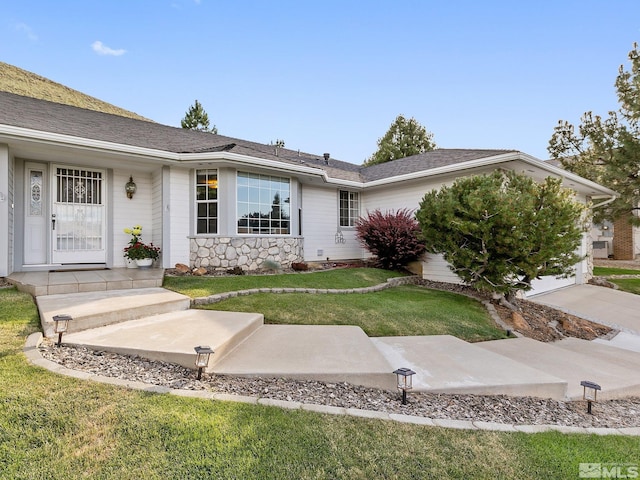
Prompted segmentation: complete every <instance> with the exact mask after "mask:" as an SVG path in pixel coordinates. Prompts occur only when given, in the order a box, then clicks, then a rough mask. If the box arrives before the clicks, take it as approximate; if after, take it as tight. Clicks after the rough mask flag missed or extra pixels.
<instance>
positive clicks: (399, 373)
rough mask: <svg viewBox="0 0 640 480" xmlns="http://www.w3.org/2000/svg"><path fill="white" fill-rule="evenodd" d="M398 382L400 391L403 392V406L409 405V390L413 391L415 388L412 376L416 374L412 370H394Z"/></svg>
mask: <svg viewBox="0 0 640 480" xmlns="http://www.w3.org/2000/svg"><path fill="white" fill-rule="evenodd" d="M393 373H395V374H396V377H397V380H398V390H401V391H402V404H403V405H406V404H407V390H411V389H412V388H413V380H412V378H411V377H412V376H413V375H415V374H416V372H414V371H413V370H411V369H410V368H399V369H397V370H394V372H393Z"/></svg>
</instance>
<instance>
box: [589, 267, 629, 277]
mask: <svg viewBox="0 0 640 480" xmlns="http://www.w3.org/2000/svg"><path fill="white" fill-rule="evenodd" d="M593 274H594V275H596V276H598V277H608V276H611V275H640V269H638V270H636V269H633V268H614V267H593Z"/></svg>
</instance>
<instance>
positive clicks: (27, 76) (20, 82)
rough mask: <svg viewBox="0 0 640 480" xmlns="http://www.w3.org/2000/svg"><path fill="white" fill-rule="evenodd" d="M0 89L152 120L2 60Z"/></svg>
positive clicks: (98, 110)
mask: <svg viewBox="0 0 640 480" xmlns="http://www.w3.org/2000/svg"><path fill="white" fill-rule="evenodd" d="M0 91H3V92H9V93H15V94H17V95H23V96H25V97H32V98H38V99H40V100H49V101H50V102H56V103H62V104H65V105H72V106H74V107H80V108H86V109H87V110H94V111H97V112H103V113H111V114H113V115H120V116H121V117H128V118H135V119H136V120H146V121H150V120H149V119H148V118H144V117H142V116H140V115H138V114H136V113H133V112H130V111H128V110H125V109H123V108H120V107H116V106H115V105H111V104H110V103H107V102H103V101H102V100H98V99H97V98H94V97H90V96H89V95H85V94H84V93H82V92H78V91H77V90H73V89H71V88H69V87H65V86H64V85H61V84H59V83H56V82H53V81H51V80H49V79H47V78H44V77H41V76H40V75H36V74H35V73H31V72H28V71H26V70H23V69H21V68H18V67H14V66H13V65H9V64H8V63H4V62H0Z"/></svg>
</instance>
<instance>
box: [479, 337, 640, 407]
mask: <svg viewBox="0 0 640 480" xmlns="http://www.w3.org/2000/svg"><path fill="white" fill-rule="evenodd" d="M563 342H565V340H562V341H561V342H558V343H543V342H538V341H536V340H532V339H530V338H514V339H510V340H506V341H505V340H495V341H491V342H482V343H479V344H478V346H479V347H481V348H484V349H486V350H488V351H491V352H494V353H498V354H500V355H503V356H505V357H508V358H510V359H512V360H515V361H518V362H521V363H523V364H526V365H530V366H531V367H533V368H535V369H537V370H541V371H543V372H547V373H548V374H550V375H557V376H559V377H561V378H563V379H564V380H566V381H567V398H569V399H580V398H582V393H583V388H582V387H581V386H580V382H581V381H583V380H588V381H591V382H595V383H597V384H599V385H600V386H601V387H602V391H601V392H598V398H601V399H603V400H604V399H611V398H621V397H624V396H630V395H640V373H639V370H638V367H640V364H637V365H636V366H635V367H632V366H630V364H629V363H628V362H627V361H625V360H619V359H616V358H615V357H616V355H615V354H613V352H608V353H606V354H604V353H602V352H603V351H604V349H605V348H607V347H606V346H601V345H599V344H593V343H592V342H585V343H580V342H575V341H573V340H570V341H569V342H567V343H566V344H564V347H566V348H564V347H563V346H561V345H562V344H563ZM609 348H611V347H609ZM598 350H599V351H600V353H601V354H600V355H599V354H598Z"/></svg>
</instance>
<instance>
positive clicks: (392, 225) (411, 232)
mask: <svg viewBox="0 0 640 480" xmlns="http://www.w3.org/2000/svg"><path fill="white" fill-rule="evenodd" d="M356 236H357V238H358V240H359V241H360V243H361V244H362V245H363V246H364V247H365V248H366V249H367V250H368V251H369V252H371V253H372V254H373V255H375V256H376V257H377V258H378V262H379V263H380V264H381V266H382V267H383V268H386V269H394V268H399V267H403V266H405V265H406V264H408V263H409V262H412V261H413V260H417V259H418V258H419V257H420V255H422V254H423V253H424V251H425V249H426V248H425V243H424V241H423V240H422V231H421V229H420V225H419V224H418V222H417V220H416V219H415V217H414V215H413V211H412V210H409V209H406V208H403V209H400V210H398V211H397V212H395V213H394V212H385V213H382V212H381V211H380V210H374V211H373V212H367V216H366V217H360V218H359V219H358V220H357V221H356Z"/></svg>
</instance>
